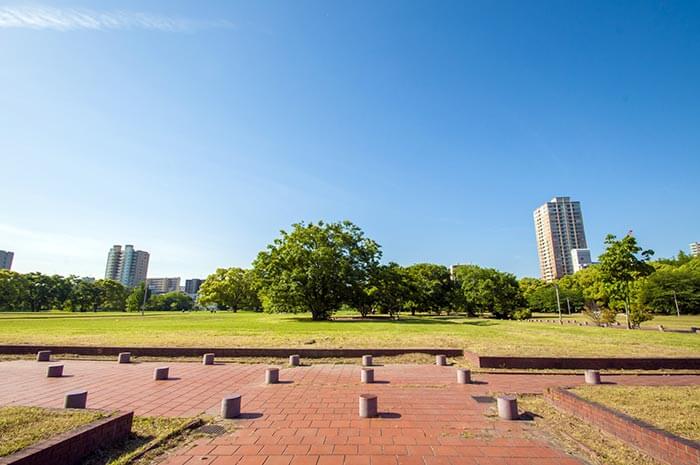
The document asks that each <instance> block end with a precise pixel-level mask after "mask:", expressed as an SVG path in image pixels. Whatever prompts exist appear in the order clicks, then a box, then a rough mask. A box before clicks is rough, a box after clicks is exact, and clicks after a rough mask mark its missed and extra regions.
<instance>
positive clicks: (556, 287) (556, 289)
mask: <svg viewBox="0 0 700 465" xmlns="http://www.w3.org/2000/svg"><path fill="white" fill-rule="evenodd" d="M554 290H555V292H556V293H557V309H558V310H559V324H560V325H561V324H564V322H563V321H562V319H561V301H560V300H559V285H557V284H555V285H554Z"/></svg>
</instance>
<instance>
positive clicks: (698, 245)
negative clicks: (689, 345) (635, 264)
mask: <svg viewBox="0 0 700 465" xmlns="http://www.w3.org/2000/svg"><path fill="white" fill-rule="evenodd" d="M0 253H2V252H0ZM690 255H691V256H692V257H700V242H691V243H690ZM0 268H1V267H0Z"/></svg>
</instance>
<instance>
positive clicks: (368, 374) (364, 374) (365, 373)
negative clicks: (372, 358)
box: [360, 368, 374, 384]
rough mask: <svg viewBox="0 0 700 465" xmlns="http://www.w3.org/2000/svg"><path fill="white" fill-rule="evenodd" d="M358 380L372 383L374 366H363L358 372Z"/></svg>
mask: <svg viewBox="0 0 700 465" xmlns="http://www.w3.org/2000/svg"><path fill="white" fill-rule="evenodd" d="M360 381H361V382H363V383H365V384H372V383H374V368H363V369H362V371H361V374H360Z"/></svg>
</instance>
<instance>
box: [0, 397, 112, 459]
mask: <svg viewBox="0 0 700 465" xmlns="http://www.w3.org/2000/svg"><path fill="white" fill-rule="evenodd" d="M107 416H108V415H107V414H105V413H102V412H94V411H89V410H82V411H75V410H53V409H45V408H39V407H0V438H2V441H0V457H2V456H5V455H10V454H13V453H15V452H17V451H19V450H22V449H24V448H25V447H28V446H31V445H32V444H36V443H37V442H39V441H43V440H45V439H49V438H51V437H53V436H56V435H57V434H61V433H65V432H66V431H70V430H72V429H74V428H77V427H79V426H83V425H87V424H88V423H92V422H93V421H96V420H99V419H101V418H105V417H107Z"/></svg>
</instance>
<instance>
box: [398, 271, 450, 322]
mask: <svg viewBox="0 0 700 465" xmlns="http://www.w3.org/2000/svg"><path fill="white" fill-rule="evenodd" d="M405 276H406V278H407V279H408V281H409V283H408V287H407V289H406V291H407V292H408V295H407V301H408V302H407V305H408V306H409V307H410V309H411V313H415V311H416V310H417V311H421V312H433V313H439V312H440V311H442V310H444V309H447V308H448V307H449V306H450V291H451V288H452V280H451V279H450V270H449V269H448V268H447V267H446V266H443V265H435V264H433V263H418V264H415V265H411V266H407V267H406V268H405Z"/></svg>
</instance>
